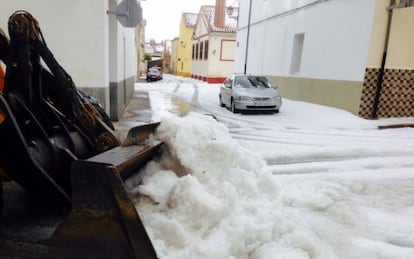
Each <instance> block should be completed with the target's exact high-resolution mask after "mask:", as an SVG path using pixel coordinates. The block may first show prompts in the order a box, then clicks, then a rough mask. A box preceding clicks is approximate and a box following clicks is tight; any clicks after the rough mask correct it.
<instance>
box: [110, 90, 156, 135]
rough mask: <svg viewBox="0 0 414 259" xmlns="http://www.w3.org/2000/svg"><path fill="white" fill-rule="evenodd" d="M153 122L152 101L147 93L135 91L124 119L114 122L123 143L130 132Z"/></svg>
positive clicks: (123, 116)
mask: <svg viewBox="0 0 414 259" xmlns="http://www.w3.org/2000/svg"><path fill="white" fill-rule="evenodd" d="M150 122H154V121H153V114H152V111H151V101H150V98H149V96H148V93H147V92H144V91H139V90H135V92H134V94H133V95H132V98H131V100H130V101H129V103H128V105H127V107H126V108H125V111H124V114H123V115H122V117H121V118H120V119H119V120H118V121H115V122H114V126H115V131H116V134H119V135H118V136H117V137H118V138H119V139H120V140H121V141H122V140H123V139H125V136H126V134H127V133H128V130H129V129H131V128H133V127H135V126H139V125H143V124H148V123H150Z"/></svg>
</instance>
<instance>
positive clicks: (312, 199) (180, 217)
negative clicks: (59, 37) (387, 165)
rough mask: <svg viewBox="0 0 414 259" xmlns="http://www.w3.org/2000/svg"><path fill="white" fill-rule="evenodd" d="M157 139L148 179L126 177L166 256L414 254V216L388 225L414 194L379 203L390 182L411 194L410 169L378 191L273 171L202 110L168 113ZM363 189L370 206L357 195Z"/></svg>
mask: <svg viewBox="0 0 414 259" xmlns="http://www.w3.org/2000/svg"><path fill="white" fill-rule="evenodd" d="M157 137H158V138H160V139H161V140H162V141H163V142H164V143H165V146H166V148H165V152H164V153H163V156H162V157H161V158H160V160H159V161H153V162H151V163H150V164H148V165H147V167H146V168H145V169H144V171H145V172H144V175H145V176H144V178H143V181H142V185H138V183H137V182H136V181H137V180H135V179H130V180H129V181H128V182H127V184H128V185H129V186H130V188H131V190H132V193H135V194H140V195H139V196H137V197H139V198H138V199H139V200H138V202H137V209H138V211H139V212H140V215H141V216H142V217H143V221H144V224H145V226H146V229H147V231H148V232H149V235H150V237H151V239H152V241H153V243H154V246H155V248H156V250H157V253H158V256H159V257H160V258H177V259H178V258H180V259H183V258H214V259H217V258H246V259H247V258H249V259H259V258H260V259H265V258H289V259H302V258H324V259H332V258H358V259H359V258H364V259H371V258H372V259H373V258H414V250H413V249H412V248H409V246H411V247H413V246H414V241H413V240H414V236H413V235H414V234H413V233H414V224H413V222H411V223H410V222H404V221H403V222H402V223H401V222H392V224H389V223H390V222H387V224H386V225H387V226H393V227H392V229H387V227H385V226H384V227H381V226H383V225H384V224H383V223H384V222H385V221H387V220H390V219H395V218H396V217H395V216H396V215H398V213H409V214H412V215H413V216H414V211H412V210H408V209H407V210H404V209H402V207H404V206H406V205H407V204H411V203H412V202H413V201H414V200H413V199H411V200H410V199H409V198H407V199H406V201H405V202H406V204H398V205H401V207H399V206H396V207H395V208H393V207H392V206H393V205H392V204H378V202H380V199H379V198H378V196H379V195H387V193H386V189H387V186H386V185H387V184H392V185H394V186H395V185H396V184H397V185H398V184H399V185H401V187H400V188H401V194H400V195H401V196H404V195H405V193H409V192H410V188H413V186H411V184H410V183H409V182H407V183H405V182H404V176H401V179H400V180H401V181H398V180H394V182H389V183H387V181H386V180H385V181H383V182H380V184H383V186H381V190H385V192H384V193H381V194H379V193H378V190H377V189H376V188H375V185H374V186H373V187H372V186H370V183H372V177H365V178H364V177H361V180H360V181H359V182H358V184H355V182H354V181H351V180H349V178H347V177H344V178H343V179H342V178H341V177H339V178H335V179H334V176H318V177H294V176H290V177H289V176H286V177H283V176H280V175H279V176H278V175H272V174H271V172H270V170H269V168H268V167H267V165H266V163H265V162H264V160H262V158H261V157H259V156H258V155H257V154H255V153H254V152H253V151H251V150H250V149H249V147H247V146H242V145H241V144H240V142H238V141H236V140H234V139H232V137H231V136H230V135H229V132H228V129H227V128H226V127H224V126H223V125H222V124H220V123H218V122H217V121H216V120H214V118H212V117H209V116H205V115H200V114H194V113H190V114H188V115H187V116H185V117H177V116H170V117H166V118H163V120H162V123H161V125H160V127H159V128H158V130H157ZM403 173H404V172H403ZM406 173H407V174H408V173H409V172H406ZM351 178H352V177H351ZM383 178H385V179H386V178H387V177H386V176H383ZM378 181H380V180H378ZM374 182H375V181H374ZM390 194H391V193H390ZM394 195H396V194H394ZM397 195H398V194H397ZM356 196H365V198H364V199H365V200H366V204H363V205H361V204H357V203H355V200H361V198H360V197H358V199H354V198H355V197H356ZM394 198H395V197H394ZM398 199H400V200H401V198H400V197H398ZM374 205H375V206H374ZM367 207H368V208H371V209H370V210H367V209H366V208H367ZM411 208H412V207H411ZM394 209H395V212H393V210H394ZM390 213H393V215H392V217H391V216H390V215H389V214H390ZM394 213H395V214H394ZM378 214H381V215H382V216H381V217H376V216H375V217H374V216H372V215H378ZM371 216H372V217H371ZM370 218H375V220H376V221H374V222H373V223H372V224H371V225H370V224H367V222H370ZM397 218H398V217H397ZM394 223H395V224H394ZM404 223H405V224H404ZM407 226H408V228H407ZM398 231H400V232H401V231H403V232H404V234H402V235H401V236H399V235H398V234H396V232H398ZM407 231H408V232H407ZM409 231H411V234H409V233H410V232H409ZM410 236H411V237H413V238H412V239H411V240H410V238H409V237H410ZM390 239H392V241H393V242H390ZM404 244H405V245H407V247H404Z"/></svg>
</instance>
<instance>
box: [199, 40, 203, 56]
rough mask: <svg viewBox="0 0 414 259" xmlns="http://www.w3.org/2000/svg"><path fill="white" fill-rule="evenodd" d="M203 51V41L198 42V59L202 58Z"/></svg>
mask: <svg viewBox="0 0 414 259" xmlns="http://www.w3.org/2000/svg"><path fill="white" fill-rule="evenodd" d="M203 52H204V42H203V41H202V42H200V53H199V59H203Z"/></svg>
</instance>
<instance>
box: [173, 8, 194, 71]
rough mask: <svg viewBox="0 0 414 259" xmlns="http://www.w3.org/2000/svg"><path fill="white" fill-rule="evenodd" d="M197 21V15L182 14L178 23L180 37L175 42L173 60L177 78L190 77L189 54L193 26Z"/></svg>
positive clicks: (190, 64)
mask: <svg viewBox="0 0 414 259" xmlns="http://www.w3.org/2000/svg"><path fill="white" fill-rule="evenodd" d="M196 21H197V14H195V13H183V14H182V16H181V21H180V35H179V37H178V40H177V42H176V43H177V45H176V50H177V56H176V60H175V70H176V71H177V75H178V76H183V77H190V76H191V66H192V59H191V52H192V40H193V33H194V26H195V24H196Z"/></svg>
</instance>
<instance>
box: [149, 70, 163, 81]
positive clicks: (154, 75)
mask: <svg viewBox="0 0 414 259" xmlns="http://www.w3.org/2000/svg"><path fill="white" fill-rule="evenodd" d="M161 79H162V69H161V68H160V67H151V68H149V69H148V72H147V82H150V81H154V80H161Z"/></svg>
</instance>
